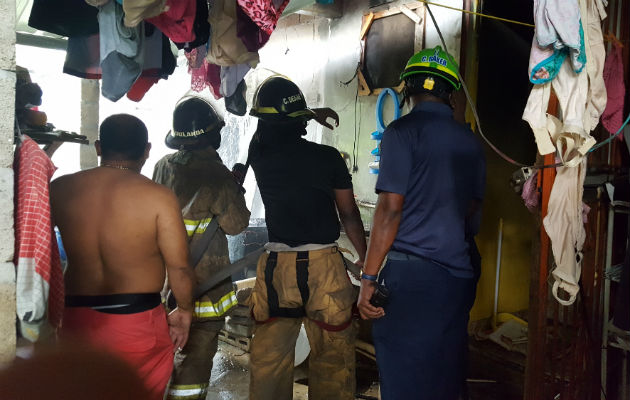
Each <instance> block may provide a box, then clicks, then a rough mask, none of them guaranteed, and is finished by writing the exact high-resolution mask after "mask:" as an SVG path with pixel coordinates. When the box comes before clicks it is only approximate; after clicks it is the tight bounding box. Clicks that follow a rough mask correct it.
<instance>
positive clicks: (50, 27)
mask: <svg viewBox="0 0 630 400" xmlns="http://www.w3.org/2000/svg"><path fill="white" fill-rule="evenodd" d="M97 14H98V10H97V9H96V8H94V7H92V6H90V5H89V4H87V3H85V2H84V1H77V0H33V8H31V15H30V16H29V18H28V26H30V27H31V28H35V29H38V30H41V31H46V32H50V33H54V34H56V35H60V36H66V37H72V36H85V35H92V34H95V33H98V20H97V18H96V15H97Z"/></svg>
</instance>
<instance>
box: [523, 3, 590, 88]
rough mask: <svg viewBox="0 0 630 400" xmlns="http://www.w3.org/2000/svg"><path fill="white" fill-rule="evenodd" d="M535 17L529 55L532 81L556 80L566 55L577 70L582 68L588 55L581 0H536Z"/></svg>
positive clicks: (539, 82) (536, 82)
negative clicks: (580, 5)
mask: <svg viewBox="0 0 630 400" xmlns="http://www.w3.org/2000/svg"><path fill="white" fill-rule="evenodd" d="M534 21H535V23H536V34H535V35H534V38H533V43H532V50H531V53H530V59H529V79H530V80H531V81H532V83H534V84H542V83H545V82H549V81H551V80H553V79H554V78H555V76H556V75H557V74H558V72H559V70H560V68H561V65H562V63H563V62H564V59H565V58H567V57H568V58H569V59H570V62H571V66H572V68H573V70H574V71H575V72H577V73H579V72H580V71H582V69H583V68H584V64H585V63H586V57H587V55H586V53H585V51H584V46H585V45H584V31H583V26H582V22H581V19H580V7H579V3H578V0H534Z"/></svg>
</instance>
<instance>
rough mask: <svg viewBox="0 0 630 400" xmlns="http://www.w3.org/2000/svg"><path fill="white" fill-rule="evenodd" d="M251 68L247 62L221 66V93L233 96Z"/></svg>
mask: <svg viewBox="0 0 630 400" xmlns="http://www.w3.org/2000/svg"><path fill="white" fill-rule="evenodd" d="M250 69H251V68H250V66H249V65H247V64H239V65H232V66H229V67H221V91H220V92H221V95H222V96H225V97H230V96H232V95H233V94H234V93H235V92H236V91H237V90H236V89H237V88H238V86H239V85H240V83H241V81H243V79H244V78H245V75H247V73H248V72H249V70H250Z"/></svg>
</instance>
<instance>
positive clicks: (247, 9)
mask: <svg viewBox="0 0 630 400" xmlns="http://www.w3.org/2000/svg"><path fill="white" fill-rule="evenodd" d="M209 3H210V4H209ZM288 3H289V0H253V1H252V0H212V1H210V2H208V1H207V0H85V2H82V1H73V0H34V1H33V8H32V11H31V15H30V18H29V26H31V27H33V28H35V29H39V30H43V31H47V32H51V33H54V34H57V35H61V36H66V37H68V48H67V53H66V61H65V64H64V72H65V73H67V74H70V75H74V76H77V77H80V78H85V79H102V81H103V82H102V94H103V96H104V97H106V98H108V99H110V100H112V101H118V100H119V99H120V98H122V97H123V96H125V95H127V97H128V98H129V99H130V100H133V101H140V100H141V99H142V98H143V97H144V95H145V94H146V93H147V91H148V90H149V89H150V88H151V87H152V86H153V85H154V84H156V83H157V82H158V81H159V80H160V79H167V78H168V76H169V75H171V74H172V73H173V71H174V70H175V66H176V60H175V56H174V55H173V52H172V51H171V41H172V42H173V43H174V44H175V46H177V48H179V49H184V50H185V54H186V57H187V59H188V69H189V72H190V74H191V88H192V89H193V90H196V91H201V90H203V89H205V88H206V87H208V88H209V90H210V91H211V93H212V94H213V95H214V97H215V98H217V99H219V98H221V97H225V103H226V108H227V109H228V111H230V112H233V113H235V114H237V115H244V114H245V111H246V108H247V105H246V103H245V97H244V96H245V90H246V86H245V82H244V77H245V74H246V73H247V72H248V71H249V69H250V68H252V67H255V66H256V64H257V63H258V60H259V58H258V50H259V49H260V48H261V47H262V46H264V45H265V43H267V41H268V40H269V36H270V35H271V33H272V32H273V30H274V29H275V27H276V23H277V21H278V19H279V18H280V16H281V14H282V11H283V10H284V8H285V7H286V6H287V5H288Z"/></svg>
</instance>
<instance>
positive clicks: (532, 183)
mask: <svg viewBox="0 0 630 400" xmlns="http://www.w3.org/2000/svg"><path fill="white" fill-rule="evenodd" d="M537 178H538V171H535V172H534V173H533V174H532V175H531V176H530V177H529V178H527V180H526V181H525V183H524V184H523V193H521V198H522V199H523V201H524V202H525V207H527V209H528V210H529V211H530V212H534V211H536V208H538V203H539V198H538V190H537V188H536V181H537Z"/></svg>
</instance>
